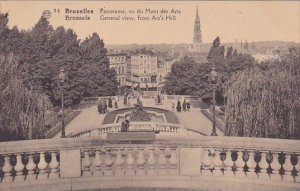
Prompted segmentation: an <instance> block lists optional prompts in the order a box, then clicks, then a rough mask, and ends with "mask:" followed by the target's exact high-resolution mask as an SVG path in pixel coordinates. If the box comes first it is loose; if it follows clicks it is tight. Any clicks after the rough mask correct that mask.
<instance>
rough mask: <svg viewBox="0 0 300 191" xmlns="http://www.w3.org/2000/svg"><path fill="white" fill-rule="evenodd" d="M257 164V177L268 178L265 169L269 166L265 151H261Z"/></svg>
mask: <svg viewBox="0 0 300 191" xmlns="http://www.w3.org/2000/svg"><path fill="white" fill-rule="evenodd" d="M259 166H260V168H261V169H260V174H259V179H269V178H270V177H269V174H268V171H267V169H268V168H269V163H268V161H267V153H266V152H263V153H261V159H260V162H259Z"/></svg>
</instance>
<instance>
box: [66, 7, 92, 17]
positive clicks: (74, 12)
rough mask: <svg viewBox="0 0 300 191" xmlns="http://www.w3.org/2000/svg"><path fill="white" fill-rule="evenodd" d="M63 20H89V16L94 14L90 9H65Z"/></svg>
mask: <svg viewBox="0 0 300 191" xmlns="http://www.w3.org/2000/svg"><path fill="white" fill-rule="evenodd" d="M65 13H66V17H65V20H91V18H90V16H89V15H91V14H93V13H94V11H93V10H91V9H87V8H84V9H69V8H66V9H65Z"/></svg>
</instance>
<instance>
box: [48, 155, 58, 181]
mask: <svg viewBox="0 0 300 191" xmlns="http://www.w3.org/2000/svg"><path fill="white" fill-rule="evenodd" d="M56 157H57V152H56V151H52V152H51V162H50V163H49V167H50V174H49V178H59V172H58V165H59V163H58V161H57V159H56Z"/></svg>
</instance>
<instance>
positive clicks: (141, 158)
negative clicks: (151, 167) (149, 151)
mask: <svg viewBox="0 0 300 191" xmlns="http://www.w3.org/2000/svg"><path fill="white" fill-rule="evenodd" d="M145 162H146V160H145V158H144V152H143V149H142V148H139V149H138V158H137V160H136V163H137V172H136V173H137V175H145V168H144V165H145Z"/></svg>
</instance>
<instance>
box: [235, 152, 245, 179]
mask: <svg viewBox="0 0 300 191" xmlns="http://www.w3.org/2000/svg"><path fill="white" fill-rule="evenodd" d="M243 156H244V154H243V152H242V151H238V152H237V160H236V161H235V166H236V168H237V169H236V171H235V175H236V176H239V177H244V176H245V175H246V174H245V172H244V166H245V162H244V158H243Z"/></svg>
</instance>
